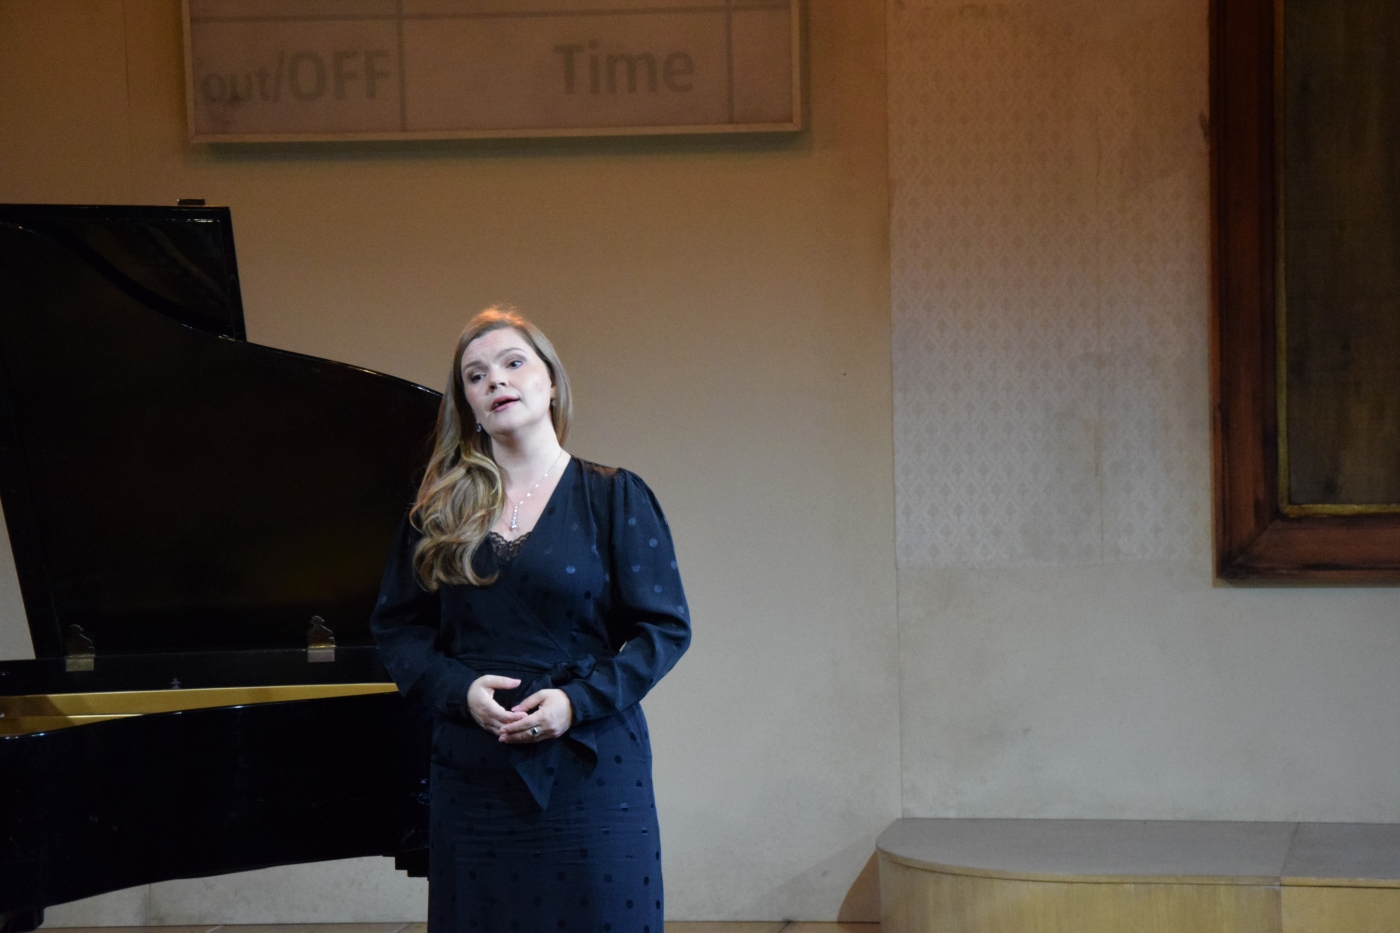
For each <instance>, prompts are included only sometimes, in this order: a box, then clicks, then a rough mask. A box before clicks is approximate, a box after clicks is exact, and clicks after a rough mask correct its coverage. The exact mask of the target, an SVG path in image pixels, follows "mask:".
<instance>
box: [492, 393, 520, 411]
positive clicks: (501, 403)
mask: <svg viewBox="0 0 1400 933" xmlns="http://www.w3.org/2000/svg"><path fill="white" fill-rule="evenodd" d="M518 401H520V399H519V397H517V396H510V397H508V398H498V399H496V400H495V401H494V402H492V403H491V410H492V411H493V412H495V411H500V410H501V409H502V408H505V407H506V406H507V405H509V404H510V403H511V402H518Z"/></svg>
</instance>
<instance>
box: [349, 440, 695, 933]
mask: <svg viewBox="0 0 1400 933" xmlns="http://www.w3.org/2000/svg"><path fill="white" fill-rule="evenodd" d="M417 540H418V535H417V533H416V532H415V531H414V529H413V528H412V526H411V525H410V524H409V523H408V522H405V523H404V524H403V525H402V526H401V528H400V531H399V535H398V540H397V541H396V543H395V546H394V551H393V554H392V555H391V558H390V561H389V564H388V566H387V567H386V569H385V574H384V583H383V586H382V587H381V590H380V600H379V606H378V608H377V609H376V612H375V614H374V617H373V619H372V620H371V628H372V629H373V631H374V633H375V638H376V640H377V642H378V644H379V647H380V656H381V657H382V658H383V660H384V663H385V666H386V667H387V668H388V669H389V671H390V673H391V674H392V675H393V677H394V680H395V681H396V682H397V683H398V685H399V687H400V689H401V690H402V691H403V692H404V693H406V694H409V695H413V696H417V697H419V698H421V699H422V700H423V701H424V702H425V703H426V704H427V705H429V706H430V707H432V709H433V710H434V711H435V713H436V716H435V721H434V731H433V762H432V772H431V774H432V787H431V794H432V802H431V812H432V816H431V832H430V852H429V931H430V933H469V931H491V933H497V931H499V933H515V931H520V933H537V931H538V933H545V931H549V933H560V931H589V933H593V931H599V933H663V931H662V917H663V915H664V902H665V900H664V896H663V894H662V878H661V844H660V837H659V833H658V830H657V819H656V805H655V799H654V796H653V793H652V784H651V747H650V742H649V738H648V733H647V725H646V719H645V717H644V716H643V714H642V710H641V707H640V706H639V705H638V701H639V700H640V699H641V698H642V697H643V696H644V695H645V694H646V692H647V691H648V690H650V689H651V687H652V686H653V685H654V684H655V683H656V682H657V681H658V680H660V678H661V677H662V675H664V674H665V673H666V672H667V671H668V670H670V668H671V667H672V666H673V665H674V664H675V662H676V660H677V659H678V658H679V657H680V655H681V654H682V653H683V652H684V651H685V649H686V647H687V646H688V645H689V641H690V624H689V611H688V609H687V606H686V601H685V594H684V591H683V589H682V587H681V581H680V575H679V571H678V570H677V566H676V560H675V552H674V548H673V547H672V544H671V535H670V530H669V528H668V527H667V525H666V520H665V518H664V516H663V515H662V513H661V509H660V506H659V505H658V504H657V502H656V498H655V496H654V495H652V493H651V490H650V489H648V488H647V487H646V484H645V483H643V482H642V481H641V479H639V478H638V477H636V476H635V475H633V474H631V473H628V472H627V471H625V470H615V469H610V468H607V467H600V466H598V465H596V464H591V463H587V462H585V461H579V460H573V461H571V462H570V464H569V466H568V468H567V469H566V471H565V473H564V475H563V477H561V479H560V482H559V485H558V487H557V488H556V489H555V491H554V493H553V495H552V496H551V497H550V500H549V502H548V503H547V504H546V506H545V511H544V514H543V515H542V516H541V518H540V520H539V522H538V523H537V524H536V525H535V528H534V529H533V531H532V532H531V534H530V537H529V540H528V541H526V542H525V543H524V544H522V545H520V546H519V548H518V550H516V552H515V554H514V555H513V556H512V557H511V559H510V560H509V562H508V563H505V564H498V563H497V560H496V555H495V552H494V550H493V549H492V548H490V547H483V548H480V549H479V550H478V552H477V555H476V560H477V565H476V569H477V570H478V571H480V572H482V573H490V572H498V573H499V577H498V578H497V580H496V582H495V583H493V584H491V585H489V586H484V587H473V586H449V587H442V588H440V589H439V591H438V593H436V594H431V593H428V592H427V591H426V590H424V589H423V588H422V587H421V586H420V585H419V584H418V583H417V581H416V579H415V578H414V576H413V571H412V551H413V547H414V545H415V544H416V543H417ZM488 673H489V674H503V675H506V676H511V677H518V678H520V679H521V681H522V683H521V686H520V687H519V688H517V689H516V690H511V691H499V692H498V693H497V699H498V701H499V702H501V704H502V705H504V706H506V707H510V706H511V705H513V704H514V703H516V702H518V701H519V700H520V699H522V698H524V697H525V696H527V695H528V694H529V693H532V692H534V691H536V690H539V689H541V688H543V687H549V686H555V687H558V688H560V689H562V690H563V691H564V692H565V693H566V694H567V695H568V696H569V699H570V702H571V703H572V704H573V707H574V717H575V724H574V726H573V727H572V728H571V729H570V730H569V732H568V733H566V734H565V735H564V736H563V737H562V738H559V739H553V740H548V741H545V742H540V743H535V744H532V745H528V746H508V745H503V744H501V743H500V742H498V741H496V739H495V738H494V737H493V736H491V735H490V734H488V733H486V732H485V731H483V730H482V729H480V728H479V727H478V726H477V725H476V724H475V723H474V722H473V721H472V720H471V718H470V717H469V716H468V715H467V714H466V710H465V698H466V690H467V687H468V686H470V684H471V682H472V681H473V680H475V679H476V678H477V677H479V676H481V675H482V674H488Z"/></svg>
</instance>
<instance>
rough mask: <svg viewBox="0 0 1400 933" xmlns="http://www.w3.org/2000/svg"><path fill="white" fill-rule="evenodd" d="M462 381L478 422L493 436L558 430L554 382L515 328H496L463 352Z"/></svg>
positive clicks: (470, 344)
mask: <svg viewBox="0 0 1400 933" xmlns="http://www.w3.org/2000/svg"><path fill="white" fill-rule="evenodd" d="M462 386H463V388H464V389H465V390H466V395H467V401H468V402H469V403H470V404H471V406H472V413H473V414H474V415H476V420H477V423H478V424H480V425H481V426H482V428H483V429H484V430H485V431H486V432H487V433H488V434H490V435H491V436H492V437H500V436H503V435H511V434H519V433H521V432H528V431H529V430H530V429H538V427H539V425H540V422H541V421H543V422H544V423H545V424H547V425H549V429H550V430H551V431H552V430H553V423H552V422H551V421H550V417H549V403H550V401H551V400H552V399H553V398H554V382H553V380H551V379H550V377H549V367H548V366H546V365H545V363H544V360H542V359H540V355H539V354H538V353H536V352H535V348H534V347H533V346H532V345H531V344H530V341H529V340H528V339H527V338H526V337H525V335H524V334H522V333H521V332H520V331H518V330H516V329H515V328H513V327H501V328H498V329H496V330H490V331H487V332H486V333H484V334H482V335H481V336H480V337H477V338H476V339H475V340H473V341H472V342H471V343H469V344H467V349H466V351H465V352H464V353H463V354H462Z"/></svg>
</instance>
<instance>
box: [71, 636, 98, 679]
mask: <svg viewBox="0 0 1400 933" xmlns="http://www.w3.org/2000/svg"><path fill="white" fill-rule="evenodd" d="M64 654H65V655H67V657H66V658H64V660H63V669H64V670H65V671H90V670H92V669H93V668H94V667H95V666H96V664H97V647H96V646H95V645H94V644H93V643H92V639H91V638H89V637H88V634H87V632H84V631H83V627H82V626H81V625H70V626H68V644H67V646H66V647H65V650H64Z"/></svg>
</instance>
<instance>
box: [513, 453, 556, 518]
mask: <svg viewBox="0 0 1400 933" xmlns="http://www.w3.org/2000/svg"><path fill="white" fill-rule="evenodd" d="M562 456H564V449H563V448H562V447H561V448H560V449H559V455H558V456H556V457H555V458H554V462H553V463H551V464H550V465H549V469H548V470H545V471H544V476H541V477H540V481H539V482H538V483H536V484H535V485H534V486H532V487H531V488H530V491H529V492H527V493H525V495H523V496H521V497H520V500H519V501H518V502H516V503H515V508H513V509H511V511H510V530H511V531H514V530H515V529H517V528H519V527H520V523H519V522H518V521H517V519H518V518H520V505H521V503H522V502H524V501H525V500H526V499H528V498H530V497H531V496H532V495H534V494H535V490H536V489H539V488H540V484H541V483H543V482H544V481H545V480H547V479H549V474H551V473H553V472H554V468H555V467H556V466H558V465H559V457H562ZM506 500H507V501H509V500H510V497H509V496H507V497H506Z"/></svg>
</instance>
